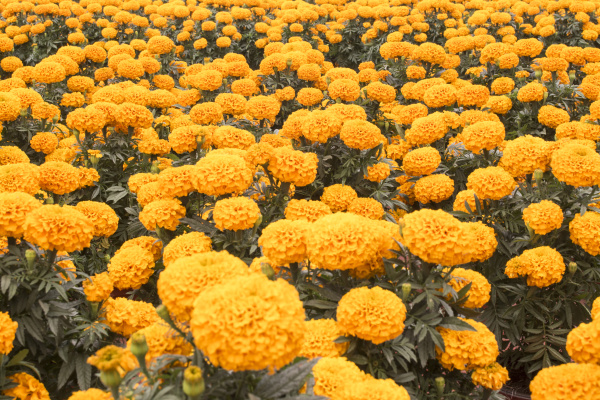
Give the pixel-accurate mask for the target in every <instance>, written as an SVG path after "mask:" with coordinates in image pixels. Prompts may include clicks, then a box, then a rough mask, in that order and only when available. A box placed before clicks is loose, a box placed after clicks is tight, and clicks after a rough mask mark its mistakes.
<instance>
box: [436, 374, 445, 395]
mask: <svg viewBox="0 0 600 400" xmlns="http://www.w3.org/2000/svg"><path fill="white" fill-rule="evenodd" d="M445 387H446V380H445V379H444V378H443V377H441V376H439V377H437V378H435V388H436V389H437V394H438V396H441V395H442V394H443V393H444V388H445Z"/></svg>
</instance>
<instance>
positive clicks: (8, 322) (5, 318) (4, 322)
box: [0, 312, 339, 355]
mask: <svg viewBox="0 0 600 400" xmlns="http://www.w3.org/2000/svg"><path fill="white" fill-rule="evenodd" d="M334 323H335V322H334ZM0 326H1V328H0V354H2V355H8V353H10V352H11V351H12V349H13V342H14V340H15V334H16V333H17V328H18V327H19V324H18V323H16V322H15V321H13V320H12V319H11V318H10V315H9V314H8V313H7V312H0ZM338 336H339V335H338ZM333 339H337V337H335V338H333ZM333 339H332V340H333ZM332 344H334V343H333V342H332Z"/></svg>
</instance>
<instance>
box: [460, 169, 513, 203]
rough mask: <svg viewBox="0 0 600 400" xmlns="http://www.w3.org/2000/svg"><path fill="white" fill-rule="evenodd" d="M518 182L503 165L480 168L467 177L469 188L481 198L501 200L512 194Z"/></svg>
mask: <svg viewBox="0 0 600 400" xmlns="http://www.w3.org/2000/svg"><path fill="white" fill-rule="evenodd" d="M516 186H517V182H515V180H514V179H513V177H512V176H511V175H510V174H509V173H508V172H506V170H505V169H503V168H502V167H487V168H478V169H476V170H475V171H473V172H471V174H470V175H469V177H468V178H467V188H468V189H471V190H473V191H474V192H475V194H476V195H477V197H478V198H479V199H481V200H487V199H491V200H500V199H501V198H503V197H505V196H508V195H510V194H512V192H513V190H514V189H515V187H516Z"/></svg>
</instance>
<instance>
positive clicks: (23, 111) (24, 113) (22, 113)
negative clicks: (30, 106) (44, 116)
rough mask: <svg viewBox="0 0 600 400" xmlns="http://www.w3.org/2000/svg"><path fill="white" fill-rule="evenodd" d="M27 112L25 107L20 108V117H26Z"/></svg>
mask: <svg viewBox="0 0 600 400" xmlns="http://www.w3.org/2000/svg"><path fill="white" fill-rule="evenodd" d="M27 114H28V112H27V109H26V108H21V117H26V116H27Z"/></svg>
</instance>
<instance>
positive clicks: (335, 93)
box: [327, 79, 360, 101]
mask: <svg viewBox="0 0 600 400" xmlns="http://www.w3.org/2000/svg"><path fill="white" fill-rule="evenodd" d="M327 90H328V92H329V96H330V97H331V98H332V99H334V100H337V99H341V100H343V101H354V100H356V99H358V98H359V96H360V85H359V84H358V82H356V81H355V80H352V79H336V80H334V81H333V82H331V83H330V84H329V86H328V87H327Z"/></svg>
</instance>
